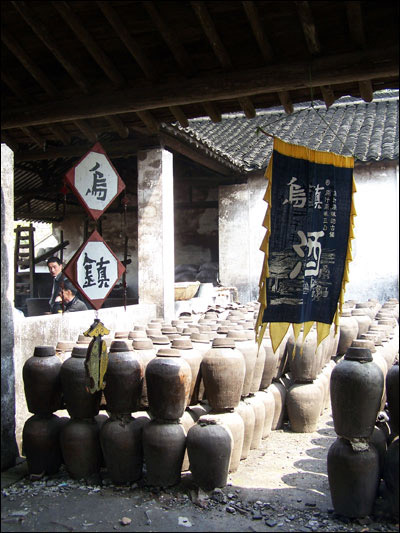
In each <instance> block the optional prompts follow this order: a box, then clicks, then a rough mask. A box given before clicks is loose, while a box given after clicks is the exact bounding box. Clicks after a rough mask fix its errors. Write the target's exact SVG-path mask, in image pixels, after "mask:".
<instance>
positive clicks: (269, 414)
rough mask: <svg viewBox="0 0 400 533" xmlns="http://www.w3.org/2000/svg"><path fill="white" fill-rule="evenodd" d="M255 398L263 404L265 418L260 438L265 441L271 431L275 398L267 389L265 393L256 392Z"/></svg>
mask: <svg viewBox="0 0 400 533" xmlns="http://www.w3.org/2000/svg"><path fill="white" fill-rule="evenodd" d="M255 396H257V397H258V398H260V400H261V401H262V402H263V403H264V408H265V417H264V426H263V431H262V438H263V439H265V438H267V437H269V435H270V434H271V431H272V421H273V419H274V412H275V398H274V395H273V394H272V392H271V391H270V390H269V389H267V390H266V391H259V392H256V394H255Z"/></svg>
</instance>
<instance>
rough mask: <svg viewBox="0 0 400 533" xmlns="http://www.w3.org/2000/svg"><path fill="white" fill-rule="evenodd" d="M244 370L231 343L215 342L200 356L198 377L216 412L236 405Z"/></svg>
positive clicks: (221, 340)
mask: <svg viewBox="0 0 400 533" xmlns="http://www.w3.org/2000/svg"><path fill="white" fill-rule="evenodd" d="M245 372H246V366H245V359H244V356H243V354H242V352H241V351H239V350H238V349H236V347H235V341H234V340H233V339H228V338H216V339H214V340H213V343H212V348H211V349H210V350H208V352H206V353H205V354H204V356H203V361H202V362H201V374H202V377H203V382H204V388H205V393H206V397H207V401H208V403H209V404H210V405H211V407H212V408H213V409H214V410H216V411H221V410H224V409H234V408H235V407H237V406H238V405H239V402H240V397H241V394H242V390H243V383H244V378H245Z"/></svg>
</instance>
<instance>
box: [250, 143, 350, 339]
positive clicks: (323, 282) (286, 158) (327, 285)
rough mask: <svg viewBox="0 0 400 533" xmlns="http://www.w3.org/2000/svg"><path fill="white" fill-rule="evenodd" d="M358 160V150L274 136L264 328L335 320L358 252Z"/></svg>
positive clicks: (262, 298)
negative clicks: (321, 147)
mask: <svg viewBox="0 0 400 533" xmlns="http://www.w3.org/2000/svg"><path fill="white" fill-rule="evenodd" d="M353 166H354V160H353V158H352V157H344V156H340V155H337V154H332V153H328V152H317V151H315V150H310V149H308V148H305V147H302V146H296V145H291V144H288V143H285V142H283V141H281V140H280V139H276V138H275V139H274V151H273V155H272V158H271V161H270V164H269V166H268V169H267V174H266V177H267V179H268V188H267V193H266V195H265V200H266V201H267V202H268V204H269V205H268V211H267V215H266V218H265V221H264V226H265V227H266V228H267V234H266V237H265V238H264V241H263V244H262V246H261V249H262V250H263V251H264V253H265V254H266V255H265V259H264V265H263V271H262V274H261V279H260V298H259V301H260V303H261V308H260V314H259V317H258V321H257V327H260V326H262V325H265V324H266V323H270V324H272V323H285V324H288V323H289V324H290V323H292V324H304V323H305V322H317V323H324V324H331V323H332V321H333V319H334V317H335V314H336V311H337V307H338V301H339V297H340V294H341V291H342V290H343V289H344V284H343V282H346V276H345V272H346V269H347V268H348V261H349V260H350V257H351V256H350V241H351V238H352V217H353V215H354V213H355V211H354V207H353V205H352V193H353V191H354V190H355V188H354V183H353ZM270 329H271V328H270Z"/></svg>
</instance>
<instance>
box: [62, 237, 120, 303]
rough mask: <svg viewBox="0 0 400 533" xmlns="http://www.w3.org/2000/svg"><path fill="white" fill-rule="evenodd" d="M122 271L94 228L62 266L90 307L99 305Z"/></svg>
mask: <svg viewBox="0 0 400 533" xmlns="http://www.w3.org/2000/svg"><path fill="white" fill-rule="evenodd" d="M124 272H125V267H124V266H123V264H122V263H121V262H120V261H119V260H118V258H117V257H116V256H115V255H114V254H113V252H112V251H111V250H110V248H109V247H108V246H107V244H106V243H105V242H104V240H103V238H102V237H101V235H100V234H99V233H98V232H97V231H94V232H93V233H92V234H91V235H90V237H89V238H88V240H87V241H86V242H85V243H83V244H82V246H81V247H80V248H79V250H78V251H77V252H76V253H75V255H74V256H73V258H72V259H71V260H70V261H69V263H68V264H67V266H66V267H65V268H64V270H63V273H64V274H65V275H66V276H67V277H68V278H69V279H70V280H71V281H72V283H73V284H74V285H75V286H76V287H77V289H78V290H79V291H80V292H81V293H82V294H83V296H84V297H85V298H86V299H87V300H89V302H90V303H91V305H92V306H93V307H94V309H100V307H101V306H102V305H103V303H104V301H105V299H106V298H107V296H108V295H109V293H110V292H111V291H112V289H113V287H114V285H115V284H116V283H117V281H118V280H119V279H120V277H121V276H122V274H123V273H124Z"/></svg>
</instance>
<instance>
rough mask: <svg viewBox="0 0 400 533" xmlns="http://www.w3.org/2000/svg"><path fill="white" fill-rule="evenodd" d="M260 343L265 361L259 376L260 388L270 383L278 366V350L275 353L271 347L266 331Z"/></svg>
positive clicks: (264, 387)
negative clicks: (263, 350)
mask: <svg viewBox="0 0 400 533" xmlns="http://www.w3.org/2000/svg"><path fill="white" fill-rule="evenodd" d="M262 345H263V346H264V349H265V362H264V369H263V374H262V377H261V383H260V389H261V390H262V389H266V388H267V387H269V386H270V385H271V383H272V378H273V377H274V376H275V374H276V369H277V366H278V359H279V351H278V350H277V351H276V352H275V353H274V351H273V349H272V343H271V339H270V337H269V336H268V335H267V332H265V334H264V338H263V341H262Z"/></svg>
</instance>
